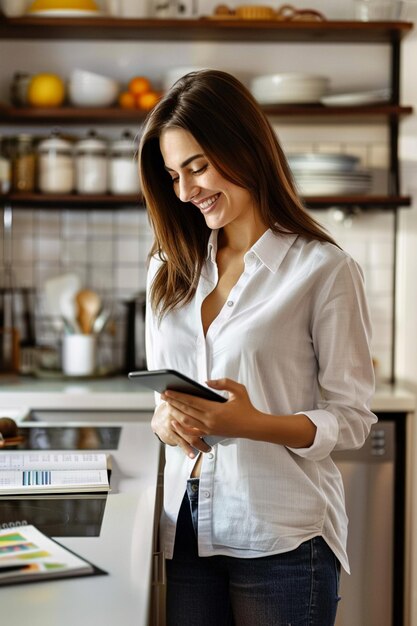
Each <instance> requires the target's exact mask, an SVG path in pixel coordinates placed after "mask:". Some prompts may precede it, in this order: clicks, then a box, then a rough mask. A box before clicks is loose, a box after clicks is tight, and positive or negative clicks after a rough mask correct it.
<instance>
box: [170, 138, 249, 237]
mask: <svg viewBox="0 0 417 626" xmlns="http://www.w3.org/2000/svg"><path fill="white" fill-rule="evenodd" d="M159 145H160V150H161V153H162V157H163V159H164V163H165V168H166V170H167V172H168V173H169V174H170V176H171V178H172V184H173V187H174V191H175V194H176V195H177V196H178V198H179V199H180V200H181V201H182V202H191V203H192V204H194V205H195V206H196V207H197V209H199V210H200V211H201V213H202V214H203V215H204V219H205V220H206V223H207V226H208V227H209V228H211V229H213V230H214V229H217V228H223V227H224V226H227V225H228V224H230V223H231V222H233V221H235V220H242V219H245V217H246V216H248V215H249V214H253V211H254V205H253V200H252V198H251V196H250V194H249V192H248V191H247V190H246V189H243V188H242V187H238V186H237V185H235V184H234V183H231V182H230V181H228V180H226V179H225V178H223V176H222V175H221V174H220V173H219V172H218V171H217V170H216V169H215V168H214V167H213V165H212V164H211V163H210V161H209V160H208V159H207V157H206V156H205V154H204V151H203V149H202V148H201V146H200V145H199V144H198V143H197V141H196V140H195V139H194V137H193V135H191V133H189V132H188V131H186V130H183V129H182V128H167V129H166V130H164V131H163V132H162V134H161V138H160V142H159Z"/></svg>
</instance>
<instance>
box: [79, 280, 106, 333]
mask: <svg viewBox="0 0 417 626" xmlns="http://www.w3.org/2000/svg"><path fill="white" fill-rule="evenodd" d="M75 300H76V302H77V306H78V315H77V320H78V324H79V326H80V328H81V332H82V333H83V334H84V335H88V334H89V333H91V331H92V328H93V324H94V320H95V319H96V317H97V315H98V313H99V311H100V308H101V298H100V296H99V295H98V294H97V293H96V292H95V291H92V290H91V289H81V291H78V292H77V295H76V296H75Z"/></svg>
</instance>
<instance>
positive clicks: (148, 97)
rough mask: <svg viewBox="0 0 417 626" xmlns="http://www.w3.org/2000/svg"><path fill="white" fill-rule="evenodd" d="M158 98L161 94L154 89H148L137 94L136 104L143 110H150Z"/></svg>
mask: <svg viewBox="0 0 417 626" xmlns="http://www.w3.org/2000/svg"><path fill="white" fill-rule="evenodd" d="M160 98H161V95H160V94H159V93H157V92H156V91H148V92H147V93H142V94H140V95H139V96H137V98H136V106H137V107H139V109H142V110H143V111H150V110H151V109H153V107H154V106H155V104H156V103H157V102H158V100H159V99H160Z"/></svg>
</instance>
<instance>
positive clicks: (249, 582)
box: [139, 70, 376, 626]
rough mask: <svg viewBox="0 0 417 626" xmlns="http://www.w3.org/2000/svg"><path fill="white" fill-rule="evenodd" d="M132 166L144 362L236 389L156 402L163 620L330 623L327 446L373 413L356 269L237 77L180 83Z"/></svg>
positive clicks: (339, 534) (335, 571) (342, 525)
mask: <svg viewBox="0 0 417 626" xmlns="http://www.w3.org/2000/svg"><path fill="white" fill-rule="evenodd" d="M139 156H140V172H141V179H142V188H143V193H144V196H145V200H146V204H147V208H148V211H149V216H150V220H151V224H152V227H153V230H154V234H155V243H154V246H153V250H152V252H151V257H150V265H149V276H148V307H147V358H148V367H149V369H159V368H171V369H176V370H179V371H180V372H182V373H184V374H186V375H188V376H189V377H191V378H194V379H196V380H198V381H199V382H205V381H207V384H208V385H209V386H210V387H212V388H213V389H214V390H216V391H218V392H220V393H222V394H223V395H225V396H226V397H228V401H227V402H226V403H217V402H211V401H207V400H202V399H199V398H195V397H192V396H190V395H186V394H181V393H174V392H166V393H165V394H163V395H162V396H161V398H160V399H158V403H157V408H156V410H155V413H154V417H153V419H152V429H153V430H154V432H155V433H156V435H157V436H158V437H159V438H160V439H161V440H162V441H163V442H164V443H165V444H167V445H166V466H165V486H164V489H165V492H164V511H163V514H162V519H161V542H162V550H163V551H164V553H165V556H166V558H167V561H166V564H167V581H168V582H167V619H168V624H172V625H175V626H181V625H183V624H184V625H185V624H187V625H192V626H194V625H195V624H199V625H203V626H204V625H207V626H214V625H216V626H222V625H226V624H227V625H229V624H235V625H236V626H273V625H279V626H281V625H284V624H285V625H289V624H291V626H330V625H331V624H334V620H335V615H336V608H337V602H338V579H339V570H340V563H341V564H342V566H343V567H344V568H345V569H346V570H348V567H349V566H348V560H347V556H346V531H347V519H346V513H345V508H344V496H343V486H342V481H341V477H340V474H339V472H338V470H337V468H336V466H335V465H334V463H333V461H332V459H331V456H330V454H331V452H332V451H333V450H336V449H351V448H359V447H360V446H362V444H363V443H364V441H365V438H366V436H367V435H368V433H369V430H370V427H371V425H372V424H373V423H374V422H375V421H376V418H375V416H374V415H373V414H372V413H371V412H370V410H369V403H370V398H371V396H372V393H373V385H374V381H373V369H372V364H371V358H370V353H369V335H370V323H369V315H368V310H367V305H366V300H365V296H364V289H363V281H362V275H361V271H360V269H359V268H358V266H357V265H356V263H355V262H354V261H353V260H352V259H351V258H350V257H349V256H348V255H347V254H346V253H344V252H343V251H342V250H340V248H339V247H338V246H337V245H336V244H335V243H334V242H333V240H332V239H331V238H330V237H329V236H328V235H327V234H326V233H325V232H324V231H323V229H322V228H321V227H320V226H319V225H318V224H317V223H316V222H315V221H314V220H313V219H312V218H311V217H310V216H309V215H308V213H307V212H306V211H305V210H304V208H303V205H302V202H301V200H300V199H299V197H298V195H297V192H296V189H295V187H294V184H293V182H292V178H291V174H290V171H289V168H288V165H287V162H286V159H285V157H284V154H283V152H282V149H281V148H280V145H279V143H278V140H277V138H276V136H275V134H274V131H273V130H272V128H271V126H270V124H269V122H268V120H267V119H266V117H265V116H264V114H263V113H262V111H261V110H260V108H259V106H258V104H257V103H256V101H255V100H254V99H253V97H252V96H251V94H250V93H249V92H248V90H247V89H246V88H245V87H244V86H243V85H242V84H241V83H240V82H239V81H238V80H237V79H235V78H234V77H233V76H231V75H229V74H226V73H224V72H220V71H212V70H205V71H201V72H195V73H191V74H188V75H187V76H185V77H183V78H182V79H180V80H179V81H178V82H177V83H176V84H175V85H174V86H173V87H172V88H171V90H170V91H169V92H168V93H167V94H166V95H165V96H164V97H163V98H162V100H161V101H160V102H159V103H158V105H157V106H156V108H155V109H154V110H153V111H152V112H151V114H150V115H149V117H148V120H147V123H146V125H145V128H144V132H143V136H142V140H141V145H140V155H139ZM206 436H208V437H214V440H213V439H211V440H209V442H211V443H213V441H217V443H215V444H214V445H213V446H212V447H211V448H210V446H209V445H208V444H207V443H205V441H204V439H203V438H204V437H206Z"/></svg>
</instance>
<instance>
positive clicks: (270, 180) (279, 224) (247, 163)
mask: <svg viewBox="0 0 417 626" xmlns="http://www.w3.org/2000/svg"><path fill="white" fill-rule="evenodd" d="M168 127H175V128H182V129H184V130H187V131H188V132H190V133H191V134H192V135H193V137H194V138H195V140H196V141H197V143H198V144H199V145H200V146H201V148H202V150H203V152H204V154H205V156H206V157H207V159H208V161H209V162H210V163H211V164H212V166H213V167H214V168H215V169H216V170H217V171H218V172H220V174H221V175H222V176H223V177H224V178H225V179H226V180H228V181H230V182H232V183H234V184H236V185H238V186H240V187H243V188H244V189H246V190H248V191H249V192H250V194H251V196H252V198H253V200H254V202H255V205H256V206H257V207H258V209H259V213H260V216H261V219H262V220H263V222H264V223H265V224H267V225H268V226H269V228H270V229H271V230H272V231H274V232H276V233H279V232H291V233H295V234H299V235H304V236H305V237H307V238H308V239H317V240H320V241H327V242H331V243H334V241H333V240H332V239H331V237H330V236H329V235H328V234H327V233H326V231H325V230H324V229H323V228H322V227H321V226H320V225H319V224H318V223H317V222H316V221H315V220H314V219H313V218H312V217H311V216H310V215H309V214H308V213H307V212H306V211H305V209H304V206H303V203H302V201H301V199H300V197H299V196H298V194H297V191H296V189H295V185H294V182H293V179H292V175H291V171H290V169H289V166H288V164H287V160H286V158H285V155H284V153H283V151H282V148H281V146H280V144H279V141H278V138H277V136H276V134H275V132H274V130H273V129H272V126H271V125H270V123H269V121H268V119H267V117H266V116H265V114H264V113H263V111H262V110H261V108H260V107H259V105H258V103H257V102H256V100H255V99H254V98H253V96H252V94H251V93H250V92H249V90H248V89H246V87H245V86H244V85H243V84H242V83H240V82H239V81H238V80H237V79H236V78H235V77H234V76H232V75H230V74H227V73H225V72H221V71H217V70H202V71H200V72H192V73H190V74H187V75H186V76H184V77H182V78H181V79H180V80H178V81H177V82H176V83H175V85H174V86H173V87H172V88H171V89H170V91H168V93H167V94H166V95H165V96H164V97H163V98H162V99H161V100H160V101H159V102H158V104H157V105H156V107H155V108H154V109H153V110H152V111H151V113H150V114H149V116H148V119H147V121H146V123H145V127H144V130H143V134H142V138H141V142H140V146H139V163H140V176H141V184H142V190H143V195H144V198H145V203H146V206H147V209H148V214H149V218H150V221H151V225H152V228H153V231H154V237H155V239H154V244H153V247H152V250H151V252H150V254H151V255H158V256H159V258H160V259H161V261H162V263H161V266H160V267H159V269H158V271H157V273H156V276H155V279H154V281H153V283H152V285H151V292H150V293H151V305H152V308H153V310H154V311H156V310H158V311H159V314H160V316H163V315H164V314H165V313H166V312H168V311H170V310H171V309H173V308H175V307H177V306H181V305H183V304H186V303H188V302H189V301H190V300H191V299H192V297H193V295H194V293H195V290H196V286H197V283H198V279H199V276H200V271H201V268H202V266H203V263H204V261H205V257H206V255H207V242H208V239H209V236H210V232H211V231H210V229H209V228H208V226H207V225H206V223H205V220H204V217H203V216H202V215H201V213H200V211H198V210H196V208H195V207H194V206H193V205H192V204H191V203H189V202H185V203H184V202H181V201H180V200H179V198H177V196H176V195H175V193H174V190H173V186H172V181H171V177H170V175H169V174H168V173H167V171H166V170H165V168H164V161H163V158H162V154H161V151H160V147H159V139H160V136H161V133H162V131H163V130H165V129H166V128H168Z"/></svg>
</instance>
